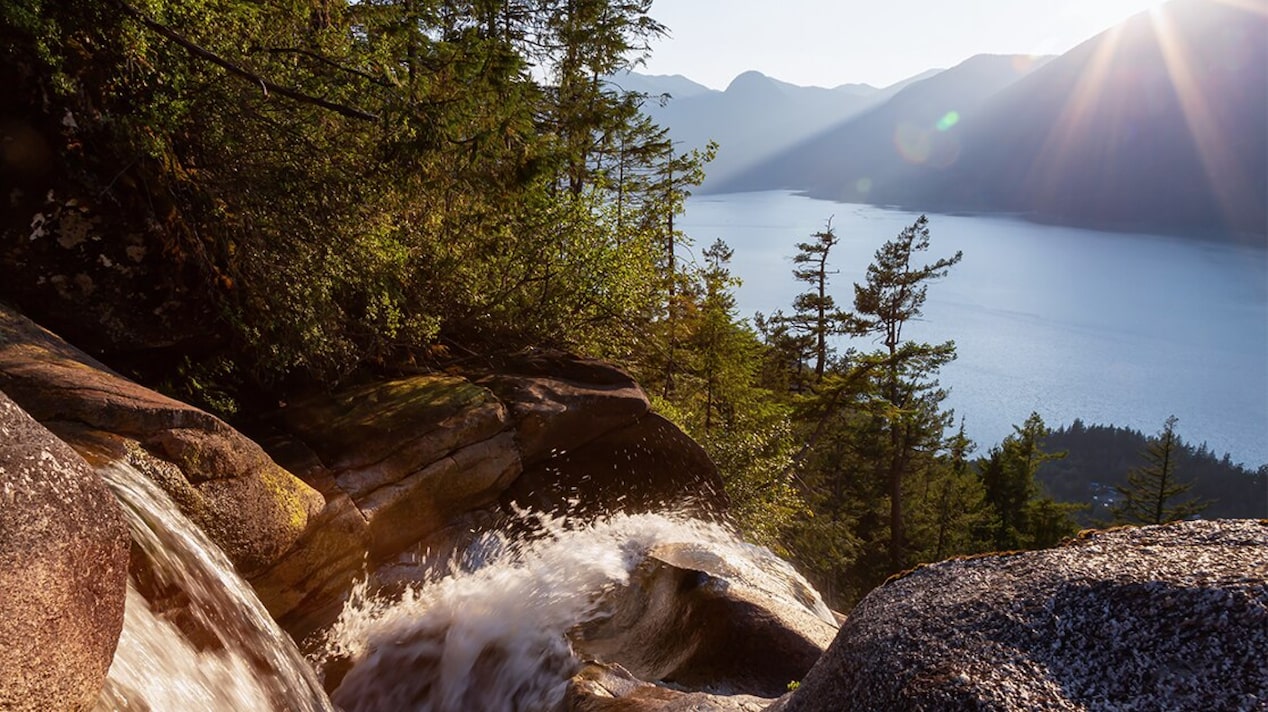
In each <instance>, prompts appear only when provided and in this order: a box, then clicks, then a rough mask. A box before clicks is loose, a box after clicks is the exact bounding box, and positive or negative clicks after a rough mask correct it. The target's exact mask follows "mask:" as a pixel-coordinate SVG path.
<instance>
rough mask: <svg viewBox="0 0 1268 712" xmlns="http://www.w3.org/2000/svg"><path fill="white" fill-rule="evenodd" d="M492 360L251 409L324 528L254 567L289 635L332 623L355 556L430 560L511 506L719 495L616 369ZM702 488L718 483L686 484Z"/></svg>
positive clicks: (562, 360) (574, 362)
mask: <svg viewBox="0 0 1268 712" xmlns="http://www.w3.org/2000/svg"><path fill="white" fill-rule="evenodd" d="M499 368H500V369H503V370H499V371H498V372H496V373H481V374H473V375H472V376H471V377H470V378H462V377H458V376H453V375H442V374H429V375H419V376H413V377H409V378H403V379H396V380H392V381H384V382H378V383H369V384H363V385H360V386H355V387H352V388H348V389H345V390H342V391H339V392H336V393H333V394H329V395H322V396H317V397H314V398H311V399H308V400H305V401H301V402H297V403H294V404H291V405H289V406H287V407H286V408H284V409H283V410H281V411H279V412H277V413H274V414H271V415H269V416H267V417H266V418H265V419H264V420H265V421H266V422H267V423H268V427H270V428H272V430H273V436H272V437H270V438H269V439H267V440H266V441H265V444H266V446H267V447H268V450H269V452H270V453H271V454H272V455H273V456H274V457H276V458H277V459H278V461H279V462H281V463H282V464H283V465H285V466H286V467H287V468H288V469H289V470H290V471H292V472H294V473H296V474H297V475H299V476H300V477H301V478H302V479H303V480H304V481H305V482H307V483H309V484H310V485H312V486H313V487H315V488H316V489H317V490H318V491H320V492H321V493H322V494H323V495H324V496H325V498H326V501H327V509H326V511H325V512H324V513H323V514H322V515H321V516H320V517H318V518H317V519H315V520H314V522H315V526H317V527H318V528H321V527H329V528H333V531H326V532H317V531H307V532H305V534H304V536H302V537H301V538H300V540H299V541H297V542H296V544H295V546H294V547H293V549H292V551H291V552H289V553H288V554H287V555H286V556H285V557H283V559H284V560H283V561H282V562H280V563H279V564H278V565H276V566H274V567H272V568H270V569H269V570H268V571H266V572H263V573H262V574H261V575H260V576H257V577H254V578H253V579H252V580H253V581H254V582H255V583H256V586H257V588H259V589H260V590H261V591H262V594H263V598H264V600H265V602H266V604H268V605H269V608H270V610H271V611H272V612H273V614H274V615H275V616H277V617H279V618H280V619H281V620H282V621H283V624H284V625H285V626H286V627H287V628H288V630H291V631H292V632H293V633H296V634H298V635H301V636H302V635H303V634H305V633H307V632H309V631H310V630H312V629H313V628H314V627H319V626H320V624H321V623H322V622H323V621H324V622H329V621H328V620H325V618H327V617H328V616H329V614H330V612H331V611H334V610H336V608H337V605H338V602H339V601H340V600H341V598H342V597H343V596H344V595H345V594H346V593H347V592H348V590H349V588H350V587H351V585H352V582H353V580H354V579H355V578H357V577H358V576H360V575H361V574H362V573H363V572H364V571H365V570H366V569H367V568H368V569H369V570H371V571H374V570H376V569H381V568H385V567H386V568H387V569H400V568H406V569H408V568H409V567H410V564H409V562H402V561H401V559H408V560H410V561H415V562H424V563H425V562H426V561H427V560H436V559H437V558H443V557H444V555H445V553H446V552H452V551H455V550H460V549H462V548H463V547H465V546H466V545H467V544H469V543H470V542H471V541H473V540H474V539H475V538H476V537H477V536H478V535H479V533H480V532H482V531H488V530H491V529H494V528H497V527H498V526H499V525H501V524H507V523H508V522H510V523H512V524H514V523H515V517H514V511H515V510H516V509H517V508H526V509H530V510H534V511H542V512H562V511H567V512H568V513H569V514H570V515H584V514H595V513H601V512H615V511H631V510H637V509H639V508H640V507H641V508H642V509H644V510H650V509H653V508H656V506H658V505H660V506H663V505H665V504H666V503H675V504H679V505H685V506H686V507H688V508H690V507H691V506H693V505H696V508H697V509H700V510H703V511H710V512H716V511H719V510H720V509H721V508H722V507H723V503H724V501H725V500H724V498H723V497H722V495H721V494H720V493H721V492H722V484H721V481H720V479H719V478H718V475H717V470H716V468H715V467H714V465H713V463H712V462H711V461H710V460H709V458H708V456H707V455H706V454H705V453H704V451H703V450H702V449H701V448H700V446H699V445H697V444H696V443H695V442H693V441H692V440H691V439H690V438H688V437H687V436H686V435H685V434H683V433H682V432H681V431H680V430H678V429H677V428H676V427H675V426H673V425H672V424H671V423H669V422H668V421H666V420H664V419H663V418H660V417H659V416H657V415H654V414H651V413H649V412H648V409H649V404H648V401H647V396H646V394H644V393H643V391H642V389H641V388H639V386H638V384H636V383H635V382H634V380H633V379H632V378H631V377H630V376H629V375H628V374H627V373H625V372H624V371H622V370H620V369H618V368H616V367H614V366H611V365H609V364H605V363H602V362H600V361H595V360H591V359H584V358H579V357H576V356H571V355H568V354H564V353H560V352H536V351H535V352H529V353H525V354H521V355H518V356H516V357H514V358H512V359H510V360H508V361H507V362H506V363H503V364H500V365H499ZM700 492H706V493H708V492H713V493H716V494H714V495H710V494H704V495H701V496H699V497H696V498H693V497H692V496H691V495H692V494H694V493H700ZM335 510H338V511H335ZM508 515H510V516H509V518H508ZM358 520H359V521H358ZM292 559H293V560H292ZM313 571H320V572H323V573H322V574H320V575H317V574H313V573H311V572H313ZM399 575H400V574H399V572H395V571H391V570H389V571H387V572H386V573H385V575H384V576H376V580H377V579H384V580H390V579H394V578H399Z"/></svg>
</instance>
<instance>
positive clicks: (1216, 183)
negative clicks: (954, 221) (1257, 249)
mask: <svg viewBox="0 0 1268 712" xmlns="http://www.w3.org/2000/svg"><path fill="white" fill-rule="evenodd" d="M963 142H964V150H963V155H962V157H961V159H960V160H959V161H957V162H956V163H954V164H953V165H952V166H951V169H950V170H948V171H946V172H945V173H944V174H943V175H940V176H934V177H932V179H931V180H928V181H927V182H926V183H925V184H924V185H917V186H912V187H913V189H914V190H913V192H912V194H911V195H910V197H909V198H908V202H910V203H911V204H913V205H915V204H922V205H927V206H929V207H928V208H925V209H960V210H965V209H967V210H993V211H999V210H1003V211H1019V212H1025V213H1028V214H1031V215H1032V216H1034V217H1036V218H1039V219H1043V220H1050V221H1055V222H1063V223H1078V224H1092V225H1101V226H1108V227H1129V228H1136V227H1141V228H1158V229H1167V230H1172V231H1180V232H1193V231H1200V232H1201V231H1207V230H1221V231H1234V232H1249V233H1258V234H1264V233H1265V231H1268V208H1266V202H1268V17H1266V16H1265V14H1264V11H1263V10H1262V9H1249V6H1246V7H1243V8H1239V7H1235V6H1233V5H1227V4H1224V3H1221V2H1215V1H1211V0H1178V1H1176V2H1171V3H1168V4H1166V5H1164V6H1161V7H1160V8H1157V9H1156V10H1155V11H1154V12H1153V13H1142V14H1140V15H1137V16H1135V17H1133V18H1131V19H1129V20H1128V21H1127V22H1125V23H1123V24H1121V25H1119V26H1117V27H1115V28H1112V29H1110V30H1109V31H1107V32H1104V33H1102V34H1100V35H1098V36H1097V37H1095V38H1093V39H1091V40H1089V41H1088V42H1085V43H1084V44H1082V45H1080V46H1078V47H1076V48H1075V49H1073V50H1071V51H1070V52H1068V53H1066V54H1065V55H1062V56H1061V57H1060V58H1058V59H1057V60H1054V61H1053V62H1050V63H1049V64H1047V65H1046V66H1044V67H1043V68H1042V69H1040V70H1038V71H1036V72H1035V73H1034V74H1032V75H1031V76H1030V77H1027V78H1026V79H1025V80H1024V81H1021V82H1018V83H1017V84H1016V85H1014V86H1013V87H1010V88H1009V89H1008V90H1007V91H1005V92H1002V93H1001V94H1000V95H999V96H998V97H996V98H995V99H994V100H992V102H991V105H990V106H989V107H988V109H987V110H986V111H985V112H984V114H983V116H982V117H981V119H980V120H979V121H978V122H976V123H974V124H972V125H970V126H967V127H966V132H965V135H964V139H963Z"/></svg>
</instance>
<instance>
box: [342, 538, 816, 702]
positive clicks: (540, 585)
mask: <svg viewBox="0 0 1268 712" xmlns="http://www.w3.org/2000/svg"><path fill="white" fill-rule="evenodd" d="M536 519H537V521H538V522H539V523H540V524H541V531H542V532H543V533H542V534H541V535H539V536H538V537H536V538H533V539H531V540H524V539H517V540H513V539H511V538H509V537H508V536H506V535H504V534H489V535H485V536H484V537H483V538H482V539H481V540H479V541H477V542H476V544H475V545H474V546H473V547H472V548H471V549H469V550H468V552H467V554H466V555H465V556H460V557H457V558H456V559H455V561H454V562H452V563H451V564H450V565H449V566H448V569H447V570H445V571H439V572H436V574H435V575H434V576H433V577H431V579H430V580H428V581H424V582H421V583H419V584H417V585H415V586H412V587H410V588H408V589H407V590H406V591H405V593H404V595H403V596H400V597H399V598H393V599H385V598H381V597H376V596H374V595H372V594H370V593H369V592H368V589H367V587H366V586H365V585H362V586H359V587H358V589H357V590H356V591H355V592H354V595H353V596H352V598H351V599H350V600H349V602H348V603H347V605H346V606H345V608H344V610H343V611H342V613H341V615H340V617H339V619H338V620H337V621H336V623H335V624H334V625H333V626H332V627H331V629H330V630H329V631H327V633H326V646H325V654H324V657H323V659H321V660H318V661H317V662H318V664H319V665H322V666H326V667H327V669H329V668H330V667H331V666H332V661H345V663H346V662H347V661H351V665H352V666H351V669H350V670H349V671H348V672H347V674H346V676H345V677H344V678H343V679H342V682H341V683H340V686H339V688H338V689H337V690H336V691H335V693H334V695H333V699H334V701H335V702H336V704H338V705H339V706H340V707H341V708H343V709H345V710H348V712H397V711H399V710H417V711H419V712H424V711H425V712H462V711H465V710H487V711H489V712H528V711H533V710H550V709H555V708H556V706H557V705H558V704H559V703H560V701H561V700H562V698H563V695H564V693H565V690H566V687H567V683H568V679H569V678H570V677H571V676H572V674H573V673H574V672H575V671H576V670H577V668H578V667H579V665H580V661H579V660H577V658H576V656H575V655H574V654H573V651H572V648H571V646H570V644H569V641H568V633H569V631H571V630H573V629H575V628H577V627H578V626H580V625H583V624H585V623H587V622H591V621H595V620H599V619H601V618H603V617H605V616H607V615H609V614H610V611H609V610H608V609H607V607H606V605H605V604H606V601H605V595H606V594H608V593H610V592H612V591H613V590H614V589H615V588H617V587H620V586H624V585H626V584H627V583H628V582H629V579H630V574H631V573H632V572H633V571H634V569H635V567H637V566H638V565H639V563H640V562H642V561H643V560H644V558H645V556H646V555H647V553H648V552H649V551H651V550H652V549H653V547H655V546H657V545H660V544H670V543H691V544H692V545H700V546H707V548H708V550H709V552H711V555H713V556H715V557H716V558H717V560H718V563H719V565H721V566H723V567H724V568H726V570H727V573H728V577H729V578H730V579H731V581H732V582H733V583H734V585H748V586H751V587H753V588H756V589H758V590H761V591H763V592H764V593H765V594H766V595H767V596H769V597H770V599H771V600H772V601H774V602H776V603H777V604H780V605H787V606H793V607H800V609H801V610H803V611H807V612H809V613H810V614H811V615H814V616H817V617H819V618H821V619H823V620H824V621H825V622H827V623H831V624H834V619H833V617H832V614H831V611H829V610H828V608H827V606H825V605H824V603H823V601H822V599H820V598H819V596H818V594H817V593H815V592H814V590H813V589H812V588H811V587H810V586H809V584H807V583H806V582H805V580H804V579H803V578H801V576H799V575H798V574H797V573H796V572H795V571H794V570H793V569H792V567H791V566H789V565H788V564H787V563H786V562H784V561H783V560H781V559H779V558H778V557H776V556H775V555H774V554H772V553H770V551H769V550H766V549H764V548H761V547H756V546H753V545H750V544H746V543H744V542H742V541H740V540H738V539H737V538H735V536H734V535H733V534H732V533H731V532H729V531H727V530H726V529H725V528H723V527H721V526H718V525H716V524H709V523H704V522H700V521H694V520H690V519H686V518H683V517H677V516H670V515H660V514H642V515H626V514H618V515H614V516H611V517H609V518H607V519H603V520H600V521H597V522H590V523H586V524H571V523H569V522H566V521H564V520H561V519H550V518H544V517H537V518H536Z"/></svg>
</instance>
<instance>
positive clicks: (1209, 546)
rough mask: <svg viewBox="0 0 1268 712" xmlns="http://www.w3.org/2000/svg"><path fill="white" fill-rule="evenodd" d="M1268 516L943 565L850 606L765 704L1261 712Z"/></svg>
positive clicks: (1112, 534) (1122, 533) (1267, 635)
mask: <svg viewBox="0 0 1268 712" xmlns="http://www.w3.org/2000/svg"><path fill="white" fill-rule="evenodd" d="M1265 651H1268V522H1264V521H1254V520H1229V521H1209V522H1208V521H1193V522H1178V523H1173V524H1167V525H1162V526H1151V527H1142V528H1122V529H1116V530H1110V531H1105V532H1095V533H1090V534H1087V535H1084V536H1082V537H1081V538H1079V539H1077V540H1075V541H1073V542H1072V543H1070V544H1068V545H1066V546H1062V547H1059V548H1055V549H1049V550H1044V551H1035V552H1026V553H1019V554H1000V555H988V556H983V557H979V558H972V559H963V560H952V561H946V562H942V563H938V564H933V565H930V566H924V567H921V568H919V569H916V570H915V571H913V572H911V573H909V574H907V575H905V576H902V577H900V578H897V579H893V580H891V581H890V582H888V583H886V584H885V585H884V586H882V587H881V588H879V589H877V590H876V591H873V592H872V593H871V594H869V595H868V596H867V597H866V598H865V599H864V600H863V601H862V603H860V604H859V606H858V607H857V608H855V610H854V611H853V612H852V613H851V614H850V617H849V619H848V620H847V621H846V623H845V625H844V626H843V627H842V629H841V633H840V635H839V636H838V637H837V639H836V641H835V642H833V644H832V647H831V648H830V649H829V650H828V652H827V654H826V655H825V656H824V658H823V660H822V661H820V663H819V664H818V665H816V666H815V668H814V669H813V670H812V671H811V672H810V674H809V675H808V676H807V677H806V679H805V681H804V683H803V684H802V685H801V687H800V688H799V689H798V690H797V691H796V692H795V693H794V694H793V695H792V696H791V697H790V698H789V699H788V700H787V701H786V702H783V703H781V704H780V705H779V706H776V707H774V708H772V709H773V710H774V709H778V710H784V711H785V712H805V711H812V710H833V711H834V712H835V711H837V710H894V709H938V710H970V709H971V710H1093V709H1095V710H1140V711H1144V710H1157V711H1159V712H1162V711H1164V710H1181V709H1184V710H1217V709H1218V710H1246V711H1250V710H1262V709H1265V708H1268V657H1265Z"/></svg>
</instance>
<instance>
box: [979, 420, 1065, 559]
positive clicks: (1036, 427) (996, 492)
mask: <svg viewBox="0 0 1268 712" xmlns="http://www.w3.org/2000/svg"><path fill="white" fill-rule="evenodd" d="M1048 433H1049V430H1048V427H1047V426H1046V425H1044V422H1043V418H1041V417H1040V416H1039V414H1038V413H1031V414H1030V417H1028V418H1026V422H1025V424H1023V425H1022V426H1020V427H1018V426H1015V425H1014V426H1013V434H1012V435H1009V436H1008V437H1006V438H1004V441H1003V442H1002V443H1000V445H999V446H998V447H994V448H991V450H990V453H989V454H988V456H987V459H986V461H985V462H984V463H981V464H980V467H979V473H980V476H981V478H982V484H983V486H984V487H985V488H986V500H987V502H989V503H990V506H991V507H992V509H993V510H994V514H995V521H994V526H993V527H992V529H993V532H992V537H991V538H992V540H993V543H994V545H995V548H996V549H1001V550H1012V549H1030V548H1038V547H1044V546H1052V545H1054V544H1056V543H1058V542H1060V541H1061V539H1062V538H1064V537H1066V536H1070V535H1072V534H1074V533H1075V532H1076V531H1078V527H1077V525H1076V524H1075V523H1074V521H1073V519H1071V518H1070V513H1071V512H1072V511H1073V510H1074V509H1075V508H1077V506H1074V505H1067V504H1061V503H1058V502H1056V501H1054V500H1053V499H1052V498H1051V497H1048V496H1046V495H1044V494H1043V493H1042V492H1041V490H1040V488H1039V484H1038V482H1037V481H1036V480H1035V473H1037V472H1038V471H1039V468H1040V467H1041V466H1043V464H1044V463H1045V462H1049V461H1051V460H1058V459H1061V458H1063V457H1065V453H1050V452H1046V451H1045V450H1044V449H1043V441H1044V438H1046V437H1047V436H1048Z"/></svg>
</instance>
